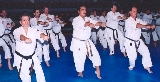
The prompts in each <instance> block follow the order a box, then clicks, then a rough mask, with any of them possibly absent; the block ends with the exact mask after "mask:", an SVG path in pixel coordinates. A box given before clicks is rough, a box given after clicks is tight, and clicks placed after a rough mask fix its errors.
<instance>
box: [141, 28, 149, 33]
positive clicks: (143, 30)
mask: <svg viewBox="0 0 160 82" xmlns="http://www.w3.org/2000/svg"><path fill="white" fill-rule="evenodd" d="M141 31H142V32H147V33H149V32H150V30H147V29H141Z"/></svg>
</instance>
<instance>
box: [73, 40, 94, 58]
mask: <svg viewBox="0 0 160 82" xmlns="http://www.w3.org/2000/svg"><path fill="white" fill-rule="evenodd" d="M73 38H74V39H76V40H79V41H84V42H86V41H87V42H88V43H89V47H90V53H91V56H93V53H92V50H91V44H90V42H89V40H81V39H79V38H77V37H73ZM86 49H87V56H89V53H88V46H87V44H86Z"/></svg>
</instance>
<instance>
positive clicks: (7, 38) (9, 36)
mask: <svg viewBox="0 0 160 82" xmlns="http://www.w3.org/2000/svg"><path fill="white" fill-rule="evenodd" d="M2 21H3V25H4V26H5V32H4V34H5V36H4V37H3V39H4V40H5V41H6V42H7V43H8V44H9V45H10V46H11V48H12V49H11V50H12V54H14V52H15V40H14V38H13V34H12V33H11V29H12V26H11V27H9V28H7V27H6V26H7V23H9V24H10V25H11V23H12V22H13V21H12V20H11V19H10V18H2Z"/></svg>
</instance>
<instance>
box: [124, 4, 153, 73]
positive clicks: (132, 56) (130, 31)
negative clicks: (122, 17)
mask: <svg viewBox="0 0 160 82" xmlns="http://www.w3.org/2000/svg"><path fill="white" fill-rule="evenodd" d="M129 13H130V17H129V18H128V19H127V20H126V22H125V28H126V33H125V42H124V45H125V48H126V52H127V56H128V58H129V63H130V66H129V70H132V69H133V68H134V67H135V60H136V58H137V52H139V53H140V54H141V55H142V64H143V67H144V68H145V69H146V70H147V71H148V72H149V73H152V71H151V70H150V67H152V61H151V58H150V53H149V50H148V48H147V46H146V45H145V44H144V42H143V41H142V39H140V36H141V28H147V29H150V28H151V29H153V28H155V26H151V25H149V24H147V23H146V22H144V21H142V20H141V19H138V18H136V16H137V8H136V7H132V8H131V10H130V12H129Z"/></svg>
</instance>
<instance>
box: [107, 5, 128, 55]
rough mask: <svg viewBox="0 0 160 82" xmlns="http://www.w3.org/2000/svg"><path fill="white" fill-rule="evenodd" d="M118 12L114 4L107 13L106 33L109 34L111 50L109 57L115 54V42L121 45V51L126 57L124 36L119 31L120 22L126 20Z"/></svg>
mask: <svg viewBox="0 0 160 82" xmlns="http://www.w3.org/2000/svg"><path fill="white" fill-rule="evenodd" d="M116 11H117V6H116V5H114V4H112V5H111V11H110V12H108V13H107V29H106V32H107V41H108V45H109V48H110V54H109V55H113V54H114V45H115V40H118V41H119V45H120V50H121V52H122V53H123V55H124V56H126V54H125V50H124V45H123V40H124V36H123V34H122V32H121V31H120V30H119V29H118V21H119V20H122V19H125V16H122V15H121V14H120V13H119V12H116Z"/></svg>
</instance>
